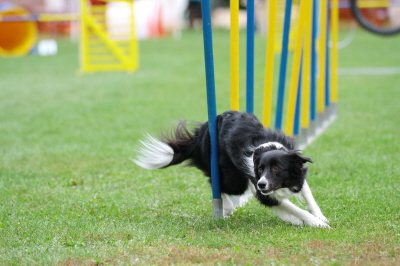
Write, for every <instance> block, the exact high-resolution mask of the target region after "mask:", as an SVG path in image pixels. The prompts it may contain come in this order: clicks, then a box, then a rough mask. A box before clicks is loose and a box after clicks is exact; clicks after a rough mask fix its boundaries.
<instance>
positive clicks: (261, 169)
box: [258, 167, 264, 175]
mask: <svg viewBox="0 0 400 266" xmlns="http://www.w3.org/2000/svg"><path fill="white" fill-rule="evenodd" d="M263 171H264V169H263V168H262V167H259V168H258V174H259V175H261V174H262V172H263Z"/></svg>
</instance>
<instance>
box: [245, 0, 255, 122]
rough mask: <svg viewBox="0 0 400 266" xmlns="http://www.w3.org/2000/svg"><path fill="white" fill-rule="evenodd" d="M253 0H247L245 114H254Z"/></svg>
mask: <svg viewBox="0 0 400 266" xmlns="http://www.w3.org/2000/svg"><path fill="white" fill-rule="evenodd" d="M254 24H255V18H254V0H247V31H246V112H248V113H251V114H252V113H254Z"/></svg>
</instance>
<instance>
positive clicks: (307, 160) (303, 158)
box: [299, 155, 314, 164]
mask: <svg viewBox="0 0 400 266" xmlns="http://www.w3.org/2000/svg"><path fill="white" fill-rule="evenodd" d="M299 157H300V158H301V160H302V161H303V164H304V163H307V162H309V163H314V162H313V160H311V158H308V157H304V156H301V155H299Z"/></svg>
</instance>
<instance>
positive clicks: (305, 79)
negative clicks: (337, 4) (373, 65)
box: [300, 0, 313, 128]
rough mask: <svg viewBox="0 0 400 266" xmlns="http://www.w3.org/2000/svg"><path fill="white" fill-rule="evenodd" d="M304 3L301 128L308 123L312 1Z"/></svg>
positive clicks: (305, 126) (307, 0) (307, 125)
mask: <svg viewBox="0 0 400 266" xmlns="http://www.w3.org/2000/svg"><path fill="white" fill-rule="evenodd" d="M303 1H305V2H306V3H305V4H306V8H305V11H304V12H305V14H304V16H305V18H304V50H303V70H302V71H303V73H302V81H301V82H302V83H301V88H302V90H301V92H302V93H301V119H300V120H301V122H300V126H301V128H308V127H309V125H310V96H311V79H310V75H311V38H312V34H311V27H312V25H311V24H312V23H311V22H312V8H313V5H312V1H311V0H303Z"/></svg>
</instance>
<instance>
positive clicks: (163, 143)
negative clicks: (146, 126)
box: [132, 120, 196, 170]
mask: <svg viewBox="0 0 400 266" xmlns="http://www.w3.org/2000/svg"><path fill="white" fill-rule="evenodd" d="M195 138H196V136H195V135H194V134H192V133H191V132H190V131H189V130H188V129H187V127H186V121H185V120H181V121H180V122H179V123H178V125H177V127H176V128H175V132H174V134H172V136H171V135H169V134H167V133H164V134H162V136H161V138H160V139H156V138H154V137H152V136H151V135H147V136H146V138H145V139H144V140H141V141H140V143H141V148H140V149H139V155H138V156H137V157H136V159H133V160H132V161H133V162H134V163H136V164H137V165H139V166H140V167H143V168H145V169H150V170H153V169H159V168H165V167H168V166H171V165H176V164H180V163H182V162H183V161H185V160H187V159H190V158H191V157H192V156H193V151H194V145H195Z"/></svg>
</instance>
